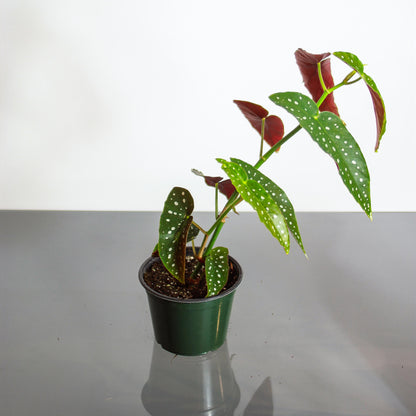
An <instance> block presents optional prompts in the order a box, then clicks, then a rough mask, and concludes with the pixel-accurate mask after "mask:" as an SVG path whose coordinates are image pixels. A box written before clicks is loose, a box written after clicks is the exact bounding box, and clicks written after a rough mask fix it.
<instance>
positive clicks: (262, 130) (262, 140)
mask: <svg viewBox="0 0 416 416" xmlns="http://www.w3.org/2000/svg"><path fill="white" fill-rule="evenodd" d="M265 127H266V117H264V118H262V119H261V133H260V136H261V142H260V159H261V158H262V157H263V143H264V129H265Z"/></svg>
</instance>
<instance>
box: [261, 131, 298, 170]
mask: <svg viewBox="0 0 416 416" xmlns="http://www.w3.org/2000/svg"><path fill="white" fill-rule="evenodd" d="M301 129H302V127H301V126H300V125H298V126H296V127H295V128H294V129H293V130H291V131H290V132H289V133H288V134H286V136H284V137H283V138H282V139H281V140H279V141H278V142H277V143H276V144H275V145H274V146H272V147H271V148H270V149H269V150H268V151H267V153H265V154H264V155H263V157H262V158H261V159H259V160H258V161H257V163H256V164H255V165H254V167H255V168H256V169H258V168H259V167H260V166H261V165H262V164H263V163H264V162H266V160H267V159H269V158H270V156H271V155H272V154H274V152H275V151H276V150H277V149H278V148H279V147H280V146H282V145H283V144H284V143H286V142H287V141H288V140H289V139H290V138H291V137H293V136H294V135H295V134H296V133H297V132H298V131H299V130H301Z"/></svg>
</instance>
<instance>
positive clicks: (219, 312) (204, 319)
mask: <svg viewBox="0 0 416 416" xmlns="http://www.w3.org/2000/svg"><path fill="white" fill-rule="evenodd" d="M229 258H230V261H231V262H232V263H233V266H234V268H235V270H237V273H238V277H237V280H236V282H235V284H234V285H233V286H232V287H230V288H229V289H227V290H225V291H224V292H222V293H221V294H219V295H217V296H211V297H209V298H203V299H176V298H171V297H169V296H166V295H162V294H161V293H158V292H156V291H155V290H153V289H151V288H150V287H149V286H148V285H147V284H146V282H145V281H144V273H145V271H146V270H148V269H149V268H150V267H151V265H152V264H153V263H154V262H156V261H160V259H159V258H157V257H149V258H148V259H147V260H145V262H144V263H143V264H142V265H141V267H140V270H139V280H140V283H141V284H142V285H143V287H144V288H145V290H146V292H147V298H148V301H149V308H150V315H151V317H152V323H153V330H154V334H155V339H156V342H157V343H158V344H160V345H161V346H162V348H164V349H165V350H167V351H170V352H172V353H174V354H178V355H201V354H205V353H207V352H209V351H215V350H216V349H218V348H219V347H221V345H222V344H223V343H224V341H225V339H226V337H227V331H228V322H229V319H230V314H231V307H232V303H233V298H234V293H235V290H236V288H237V286H238V285H239V284H240V282H241V279H242V276H243V272H242V269H241V266H240V265H239V264H238V263H237V261H236V260H235V259H233V258H232V257H231V256H229Z"/></svg>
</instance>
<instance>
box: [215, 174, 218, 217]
mask: <svg viewBox="0 0 416 416" xmlns="http://www.w3.org/2000/svg"><path fill="white" fill-rule="evenodd" d="M215 218H218V182H217V183H216V184H215Z"/></svg>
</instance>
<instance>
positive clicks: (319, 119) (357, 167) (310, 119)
mask: <svg viewBox="0 0 416 416" xmlns="http://www.w3.org/2000/svg"><path fill="white" fill-rule="evenodd" d="M270 99H271V100H272V101H273V102H274V103H275V104H277V105H279V106H281V107H283V108H285V109H286V110H287V111H288V112H289V113H291V114H292V115H294V116H295V117H296V118H297V120H298V122H299V124H300V125H301V126H302V127H303V128H304V129H305V130H306V131H307V132H308V133H309V134H310V136H311V137H312V139H313V140H314V141H315V142H316V143H318V145H319V146H320V147H321V149H322V150H324V151H325V152H326V153H328V154H329V155H330V156H331V157H332V158H333V159H334V160H335V162H336V164H337V166H338V171H339V174H340V175H341V178H342V180H343V182H344V184H345V186H346V187H347V188H348V190H349V191H350V192H351V194H352V195H353V197H354V198H355V200H356V201H357V202H358V203H359V205H360V206H361V208H362V209H363V210H364V211H365V213H366V214H367V215H368V216H369V217H370V218H371V201H370V175H369V173H368V169H367V164H366V161H365V159H364V156H363V154H362V153H361V150H360V147H359V146H358V144H357V142H356V141H355V139H354V138H353V137H352V136H351V134H350V132H349V131H348V130H347V128H346V127H345V126H344V123H343V122H342V120H341V119H340V118H339V117H337V116H336V115H335V114H333V113H330V112H328V111H324V112H321V113H320V112H319V110H318V107H317V105H316V104H315V103H314V102H313V101H312V100H311V99H310V98H309V97H307V96H305V95H303V94H300V93H298V92H285V93H277V94H273V95H271V96H270Z"/></svg>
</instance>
